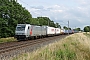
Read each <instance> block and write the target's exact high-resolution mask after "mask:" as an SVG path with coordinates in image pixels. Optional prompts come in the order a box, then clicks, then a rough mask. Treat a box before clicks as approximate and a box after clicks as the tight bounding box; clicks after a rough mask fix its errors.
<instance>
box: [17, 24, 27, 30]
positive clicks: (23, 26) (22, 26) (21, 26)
mask: <svg viewBox="0 0 90 60" xmlns="http://www.w3.org/2000/svg"><path fill="white" fill-rule="evenodd" d="M16 30H17V31H24V30H25V25H19V26H17V28H16Z"/></svg>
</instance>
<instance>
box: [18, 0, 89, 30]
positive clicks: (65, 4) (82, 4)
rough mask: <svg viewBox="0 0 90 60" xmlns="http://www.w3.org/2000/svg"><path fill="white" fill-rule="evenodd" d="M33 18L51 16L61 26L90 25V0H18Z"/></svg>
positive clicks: (80, 26)
mask: <svg viewBox="0 0 90 60" xmlns="http://www.w3.org/2000/svg"><path fill="white" fill-rule="evenodd" d="M18 3H20V4H21V5H22V6H23V7H25V8H26V9H27V10H28V11H29V12H30V14H31V15H32V17H33V18H36V17H41V16H42V17H49V18H50V19H51V20H53V21H54V22H55V23H56V22H58V23H59V24H60V25H61V27H63V26H67V27H68V21H69V27H71V28H72V29H74V28H78V27H79V28H81V29H83V28H84V27H85V26H87V25H90V20H89V19H90V0H18Z"/></svg>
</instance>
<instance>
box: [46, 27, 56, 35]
mask: <svg viewBox="0 0 90 60" xmlns="http://www.w3.org/2000/svg"><path fill="white" fill-rule="evenodd" d="M46 35H47V36H54V35H55V28H54V27H49V26H47V27H46Z"/></svg>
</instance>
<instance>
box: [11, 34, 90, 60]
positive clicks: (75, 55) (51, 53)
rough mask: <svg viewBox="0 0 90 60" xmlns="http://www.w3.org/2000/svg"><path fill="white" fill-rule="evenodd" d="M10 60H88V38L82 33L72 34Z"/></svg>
mask: <svg viewBox="0 0 90 60" xmlns="http://www.w3.org/2000/svg"><path fill="white" fill-rule="evenodd" d="M12 60H90V38H89V37H87V36H86V35H84V34H83V33H77V34H73V35H70V36H68V37H66V38H64V39H62V40H60V41H56V42H55V43H52V44H49V45H47V46H45V47H42V48H40V49H38V50H36V51H34V52H31V53H25V54H22V55H20V56H18V57H15V58H13V59H12Z"/></svg>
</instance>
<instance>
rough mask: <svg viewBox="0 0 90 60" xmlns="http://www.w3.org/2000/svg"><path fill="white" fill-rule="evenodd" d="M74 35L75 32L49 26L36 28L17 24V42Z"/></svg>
mask: <svg viewBox="0 0 90 60" xmlns="http://www.w3.org/2000/svg"><path fill="white" fill-rule="evenodd" d="M68 32H69V33H74V32H73V30H64V29H60V28H55V27H49V26H36V25H30V24H17V26H16V30H15V38H17V40H19V41H20V40H28V39H36V38H42V37H46V36H55V35H62V34H67V33H68Z"/></svg>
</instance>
